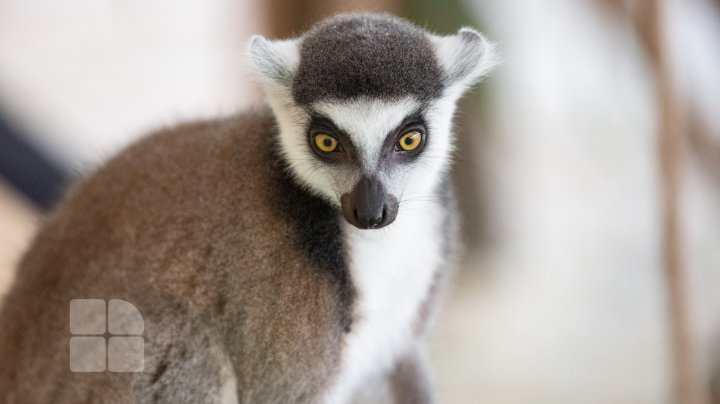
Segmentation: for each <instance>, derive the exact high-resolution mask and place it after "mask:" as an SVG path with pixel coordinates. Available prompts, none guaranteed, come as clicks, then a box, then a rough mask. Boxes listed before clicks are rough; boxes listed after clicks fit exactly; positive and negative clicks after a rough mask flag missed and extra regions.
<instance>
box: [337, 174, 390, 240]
mask: <svg viewBox="0 0 720 404" xmlns="http://www.w3.org/2000/svg"><path fill="white" fill-rule="evenodd" d="M340 205H341V208H342V213H343V216H344V217H345V220H347V221H348V223H350V224H352V225H353V226H355V227H357V228H359V229H379V228H382V227H385V226H387V225H389V224H390V223H392V222H394V221H395V218H396V217H397V212H398V201H397V198H395V197H394V196H392V195H389V194H388V193H387V192H386V191H385V187H384V186H383V184H382V183H381V182H380V180H378V179H377V178H375V177H363V178H362V179H361V180H360V181H358V183H357V184H355V187H354V188H353V190H352V191H351V192H349V193H346V194H343V195H342V196H341V197H340Z"/></svg>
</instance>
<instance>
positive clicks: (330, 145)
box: [315, 133, 338, 153]
mask: <svg viewBox="0 0 720 404" xmlns="http://www.w3.org/2000/svg"><path fill="white" fill-rule="evenodd" d="M337 145H338V143H337V140H335V138H334V137H332V136H330V135H326V134H324V133H318V134H317V135H315V146H317V148H318V149H320V151H322V152H325V153H332V152H334V151H335V149H337Z"/></svg>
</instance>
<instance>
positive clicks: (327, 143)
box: [323, 139, 332, 147]
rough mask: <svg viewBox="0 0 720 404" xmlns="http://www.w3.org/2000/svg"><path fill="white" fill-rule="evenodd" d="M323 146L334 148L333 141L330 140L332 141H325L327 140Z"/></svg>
mask: <svg viewBox="0 0 720 404" xmlns="http://www.w3.org/2000/svg"><path fill="white" fill-rule="evenodd" d="M323 146H325V147H331V146H332V140H330V139H325V140H323Z"/></svg>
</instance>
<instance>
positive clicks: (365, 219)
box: [355, 204, 387, 229]
mask: <svg viewBox="0 0 720 404" xmlns="http://www.w3.org/2000/svg"><path fill="white" fill-rule="evenodd" d="M386 212H387V206H385V205H384V204H383V205H382V206H377V207H375V209H366V210H362V211H361V210H359V209H357V208H356V209H355V220H357V221H358V223H359V224H360V227H361V228H363V229H374V228H376V227H378V226H380V224H381V223H382V222H383V219H384V218H385V215H386Z"/></svg>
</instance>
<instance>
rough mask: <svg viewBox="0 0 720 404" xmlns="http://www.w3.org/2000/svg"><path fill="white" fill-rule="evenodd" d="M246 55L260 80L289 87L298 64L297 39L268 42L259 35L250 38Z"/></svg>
mask: <svg viewBox="0 0 720 404" xmlns="http://www.w3.org/2000/svg"><path fill="white" fill-rule="evenodd" d="M248 54H249V57H250V60H251V61H252V63H253V65H254V66H255V69H256V70H257V72H258V73H260V75H261V76H262V79H263V80H265V81H267V82H269V83H272V84H279V85H281V86H284V87H289V86H290V85H291V84H292V80H293V76H294V75H295V72H296V71H297V67H298V63H299V62H300V50H299V40H298V39H287V40H281V41H269V40H267V39H265V37H263V36H261V35H255V36H253V37H252V38H250V44H249V46H248Z"/></svg>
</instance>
